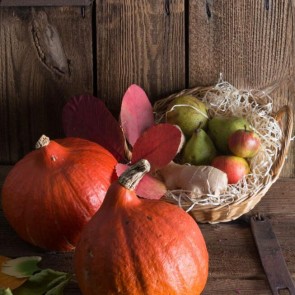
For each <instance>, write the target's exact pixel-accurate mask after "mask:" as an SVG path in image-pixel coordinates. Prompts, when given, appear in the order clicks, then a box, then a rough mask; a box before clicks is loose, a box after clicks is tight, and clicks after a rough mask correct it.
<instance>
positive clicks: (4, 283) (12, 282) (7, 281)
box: [0, 256, 27, 294]
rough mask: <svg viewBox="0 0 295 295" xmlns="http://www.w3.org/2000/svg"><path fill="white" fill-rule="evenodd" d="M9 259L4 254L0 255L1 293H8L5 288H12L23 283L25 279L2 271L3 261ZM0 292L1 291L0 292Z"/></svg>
mask: <svg viewBox="0 0 295 295" xmlns="http://www.w3.org/2000/svg"><path fill="white" fill-rule="evenodd" d="M9 260H11V259H10V258H8V257H5V256H0V266H1V271H0V289H2V293H3V294H9V293H8V292H9V291H8V290H6V289H11V290H14V289H16V288H18V287H19V286H21V285H22V284H24V283H25V282H26V280H27V278H17V277H14V276H11V275H8V274H6V273H4V272H3V271H2V266H3V264H4V263H6V262H8V261H9ZM0 294H1V292H0Z"/></svg>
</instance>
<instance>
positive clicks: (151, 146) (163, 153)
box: [131, 123, 184, 171]
mask: <svg viewBox="0 0 295 295" xmlns="http://www.w3.org/2000/svg"><path fill="white" fill-rule="evenodd" d="M183 143H184V137H183V134H182V132H181V130H180V129H179V128H178V127H177V126H175V125H171V124H168V123H162V124H157V125H154V126H153V127H151V128H149V129H148V130H147V131H145V132H144V133H143V134H142V136H140V137H139V138H138V140H137V141H136V143H135V145H134V147H133V152H132V158H131V164H134V163H136V162H137V161H139V160H140V159H146V160H148V161H149V162H150V164H151V170H152V171H155V170H157V169H160V168H163V167H164V166H166V165H168V164H169V163H170V162H171V161H172V160H173V159H174V158H175V156H176V154H177V153H178V152H179V151H180V149H181V147H182V145H183Z"/></svg>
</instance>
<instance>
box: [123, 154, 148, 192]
mask: <svg viewBox="0 0 295 295" xmlns="http://www.w3.org/2000/svg"><path fill="white" fill-rule="evenodd" d="M150 169H151V165H150V163H149V161H148V160H145V159H142V160H140V161H138V162H137V163H135V164H134V165H132V166H131V167H129V168H128V169H127V170H126V171H124V172H123V173H122V174H121V176H120V177H119V180H118V181H119V183H120V184H121V185H123V186H124V187H125V188H126V189H128V190H134V189H135V187H136V186H137V185H138V183H139V182H140V180H141V179H142V178H143V176H144V175H145V174H146V173H147V172H149V171H150Z"/></svg>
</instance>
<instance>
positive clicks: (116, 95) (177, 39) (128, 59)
mask: <svg viewBox="0 0 295 295" xmlns="http://www.w3.org/2000/svg"><path fill="white" fill-rule="evenodd" d="M165 3H166V6H165ZM168 4H169V6H167V5H168ZM96 11H97V13H96V15H97V17H96V21H97V25H96V26H97V88H98V96H99V97H100V98H102V99H103V100H104V101H105V102H106V104H107V105H108V107H109V108H110V109H111V111H112V112H113V113H115V114H118V113H119V110H120V105H121V99H122V96H123V94H124V92H125V91H126V90H127V88H128V87H129V85H130V84H133V83H136V84H138V85H140V86H141V87H142V88H143V89H144V90H145V91H146V92H147V94H148V96H149V97H150V99H151V101H152V102H154V101H155V99H156V98H157V97H159V96H164V95H166V94H168V93H172V92H174V91H177V90H179V89H183V88H184V87H185V39H184V37H185V36H184V1H183V0H180V1H179V0H177V1H176V0H171V1H168V3H167V1H155V0H152V1H151V0H150V1H146V0H145V1H130V0H129V1H120V0H103V1H99V2H97V4H96Z"/></svg>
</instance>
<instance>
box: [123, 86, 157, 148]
mask: <svg viewBox="0 0 295 295" xmlns="http://www.w3.org/2000/svg"><path fill="white" fill-rule="evenodd" d="M120 122H121V126H122V128H123V131H124V134H125V136H126V138H127V140H128V142H129V143H130V144H131V145H132V146H133V145H134V144H135V142H136V140H137V139H138V138H139V136H140V135H141V134H142V133H143V132H144V131H145V130H146V129H147V128H149V127H151V126H152V125H154V115H153V107H152V105H151V103H150V101H149V99H148V97H147V95H146V93H145V92H144V91H143V89H142V88H140V87H139V86H137V85H135V84H133V85H131V86H130V87H129V88H128V89H127V91H126V92H125V94H124V97H123V100H122V105H121V113H120Z"/></svg>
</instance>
